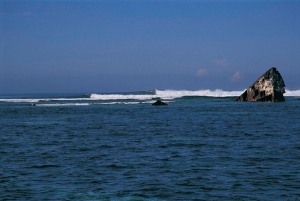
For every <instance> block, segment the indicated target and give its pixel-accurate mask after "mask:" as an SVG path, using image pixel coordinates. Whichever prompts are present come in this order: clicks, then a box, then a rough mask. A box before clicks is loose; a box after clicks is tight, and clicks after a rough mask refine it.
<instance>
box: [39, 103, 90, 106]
mask: <svg viewBox="0 0 300 201" xmlns="http://www.w3.org/2000/svg"><path fill="white" fill-rule="evenodd" d="M88 105H90V104H89V103H55V104H37V105H35V106H44V107H59V106H88Z"/></svg>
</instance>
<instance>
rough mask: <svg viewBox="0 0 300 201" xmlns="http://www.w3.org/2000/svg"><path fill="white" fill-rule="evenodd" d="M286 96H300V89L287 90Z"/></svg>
mask: <svg viewBox="0 0 300 201" xmlns="http://www.w3.org/2000/svg"><path fill="white" fill-rule="evenodd" d="M283 95H284V96H300V89H299V90H287V89H286V90H285V93H284V94H283Z"/></svg>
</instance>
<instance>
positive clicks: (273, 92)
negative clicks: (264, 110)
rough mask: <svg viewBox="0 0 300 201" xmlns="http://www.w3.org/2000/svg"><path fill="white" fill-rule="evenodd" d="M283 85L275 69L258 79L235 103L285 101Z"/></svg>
mask: <svg viewBox="0 0 300 201" xmlns="http://www.w3.org/2000/svg"><path fill="white" fill-rule="evenodd" d="M284 87H285V84H284V81H283V79H282V77H281V75H280V73H279V72H278V71H277V70H276V68H275V67H272V68H270V69H269V70H268V71H267V72H265V74H263V75H262V76H261V77H260V78H258V79H257V80H256V81H255V82H254V83H253V84H252V85H251V86H250V87H249V88H248V89H247V90H246V91H245V92H244V93H243V94H242V95H240V96H239V97H238V98H237V99H236V101H254V102H277V101H278V102H279V101H285V99H284V97H283V94H284V93H285V89H284Z"/></svg>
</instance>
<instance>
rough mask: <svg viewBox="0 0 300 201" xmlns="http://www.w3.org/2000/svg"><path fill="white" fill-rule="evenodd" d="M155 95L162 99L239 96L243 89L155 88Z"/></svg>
mask: <svg viewBox="0 0 300 201" xmlns="http://www.w3.org/2000/svg"><path fill="white" fill-rule="evenodd" d="M155 92H156V95H157V96H158V97H160V98H162V99H174V98H180V97H183V96H208V97H232V96H239V95H241V94H242V93H243V92H244V91H223V90H221V89H216V90H214V91H211V90H209V89H207V90H198V91H187V90H179V91H178V90H156V91H155Z"/></svg>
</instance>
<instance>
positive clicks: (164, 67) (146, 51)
mask: <svg viewBox="0 0 300 201" xmlns="http://www.w3.org/2000/svg"><path fill="white" fill-rule="evenodd" d="M0 18H1V22H0V23H1V27H0V28H1V31H0V48H1V49H0V51H1V55H0V94H1V93H41V92H43V93H59V92H71V93H72V92H87V93H88V92H125V91H139V90H150V89H174V90H200V89H210V90H214V89H223V90H244V89H245V88H247V87H249V86H250V85H251V84H252V83H253V82H254V81H255V80H256V79H257V78H258V77H260V76H261V75H262V74H263V73H265V72H266V71H267V70H268V69H269V68H271V67H273V66H275V67H276V68H277V69H278V71H279V72H280V73H281V75H282V77H283V79H284V81H285V85H286V88H287V89H291V90H296V89H300V81H299V80H300V79H299V75H300V56H299V52H300V1H299V0H296V1H246V2H245V1H105V0H104V1H1V2H0Z"/></svg>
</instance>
